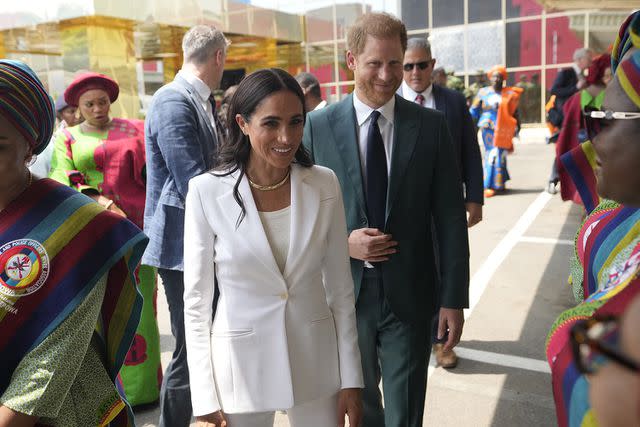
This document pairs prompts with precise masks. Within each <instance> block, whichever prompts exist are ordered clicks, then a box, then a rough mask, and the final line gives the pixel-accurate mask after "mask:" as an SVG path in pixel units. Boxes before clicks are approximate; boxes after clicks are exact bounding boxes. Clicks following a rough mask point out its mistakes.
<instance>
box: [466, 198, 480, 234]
mask: <svg viewBox="0 0 640 427" xmlns="http://www.w3.org/2000/svg"><path fill="white" fill-rule="evenodd" d="M464 206H465V208H466V209H467V212H468V213H469V217H468V218H467V227H469V228H471V227H473V226H474V225H476V224H477V223H479V222H480V221H482V205H481V204H480V203H473V202H469V203H465V204H464Z"/></svg>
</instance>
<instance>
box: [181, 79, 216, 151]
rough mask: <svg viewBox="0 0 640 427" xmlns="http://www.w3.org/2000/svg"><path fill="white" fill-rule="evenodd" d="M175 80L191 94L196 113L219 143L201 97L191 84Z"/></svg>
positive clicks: (183, 80)
mask: <svg viewBox="0 0 640 427" xmlns="http://www.w3.org/2000/svg"><path fill="white" fill-rule="evenodd" d="M175 80H176V82H178V83H180V85H182V87H184V89H185V90H186V91H187V93H188V94H189V97H190V98H191V101H192V102H193V103H194V104H195V106H196V111H197V112H198V115H199V116H200V120H202V121H204V123H205V126H206V128H207V130H208V131H209V134H210V135H211V138H212V139H213V140H214V141H216V142H217V141H218V138H217V137H216V135H217V134H216V133H215V132H214V130H213V126H212V124H211V120H209V116H207V112H206V111H205V110H204V109H203V108H202V104H201V103H200V95H198V94H197V93H196V90H195V88H194V87H193V86H191V85H190V84H189V82H188V81H186V80H185V79H183V78H182V77H180V76H176V77H175ZM216 145H217V144H216Z"/></svg>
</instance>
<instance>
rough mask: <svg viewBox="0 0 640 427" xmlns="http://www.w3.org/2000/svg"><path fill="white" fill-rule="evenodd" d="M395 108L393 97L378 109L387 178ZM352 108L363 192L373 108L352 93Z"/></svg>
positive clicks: (389, 168) (365, 182)
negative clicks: (358, 148)
mask: <svg viewBox="0 0 640 427" xmlns="http://www.w3.org/2000/svg"><path fill="white" fill-rule="evenodd" d="M395 107H396V98H395V96H393V97H391V99H390V100H389V102H387V103H386V104H384V105H383V106H382V107H380V108H378V109H377V111H379V112H380V117H378V127H379V128H380V134H381V135H382V141H383V142H384V151H385V153H386V155H387V176H389V175H390V174H391V155H392V154H393V114H394V110H395ZM353 108H355V110H356V119H357V120H358V128H357V130H358V145H359V147H360V166H362V178H363V179H362V182H363V183H364V187H365V188H364V190H365V192H366V191H367V164H366V160H367V134H368V133H369V125H370V124H371V120H369V118H370V116H371V113H373V108H371V107H369V106H368V105H367V104H365V103H364V102H362V101H360V100H359V99H358V96H357V95H356V94H355V92H354V93H353Z"/></svg>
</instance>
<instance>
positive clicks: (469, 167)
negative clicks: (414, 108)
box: [398, 38, 484, 369]
mask: <svg viewBox="0 0 640 427" xmlns="http://www.w3.org/2000/svg"><path fill="white" fill-rule="evenodd" d="M435 63H436V60H435V59H434V58H432V56H431V45H430V43H429V41H428V40H427V39H424V38H411V39H409V40H408V41H407V50H406V52H405V54H404V62H403V69H404V79H403V82H402V86H400V89H399V90H398V94H399V95H401V96H402V97H403V98H405V99H407V100H409V101H411V102H415V103H417V104H420V105H422V106H423V107H427V108H433V109H436V110H438V111H441V112H443V113H444V115H445V118H446V120H447V126H448V127H449V132H450V133H451V142H452V143H453V146H454V149H455V154H456V159H457V161H458V167H459V170H460V176H461V177H462V181H463V184H464V187H465V207H466V209H467V213H468V215H469V217H468V220H467V223H468V227H473V226H474V225H476V224H477V223H479V222H480V221H482V204H483V201H484V196H483V188H484V187H483V183H482V159H481V156H480V149H479V147H478V137H477V134H476V132H475V126H474V124H473V120H472V119H471V115H470V114H469V110H468V108H467V103H466V100H465V98H464V96H463V95H462V94H460V93H459V92H456V91H454V90H451V89H447V88H446V87H443V86H439V85H435V84H433V82H432V77H433V68H434V65H435ZM434 323H435V326H434V329H435V330H434V334H433V335H434V338H435V337H436V335H437V334H436V332H437V329H436V328H437V326H438V322H437V317H436V319H435V321H434ZM433 348H434V351H435V355H436V361H437V362H438V365H440V366H442V367H444V368H447V369H452V368H454V367H455V366H456V365H457V363H458V357H457V356H456V354H455V352H454V351H453V350H448V351H445V350H444V349H443V345H442V344H441V343H439V342H437V340H436V341H435V342H434V346H433Z"/></svg>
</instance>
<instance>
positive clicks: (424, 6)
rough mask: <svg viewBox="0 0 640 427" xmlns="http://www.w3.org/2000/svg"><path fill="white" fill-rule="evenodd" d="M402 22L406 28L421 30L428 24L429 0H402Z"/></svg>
mask: <svg viewBox="0 0 640 427" xmlns="http://www.w3.org/2000/svg"><path fill="white" fill-rule="evenodd" d="M401 11H402V22H404V25H405V26H406V27H407V30H421V29H423V28H427V27H428V26H429V2H428V1H427V0H402V6H401Z"/></svg>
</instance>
